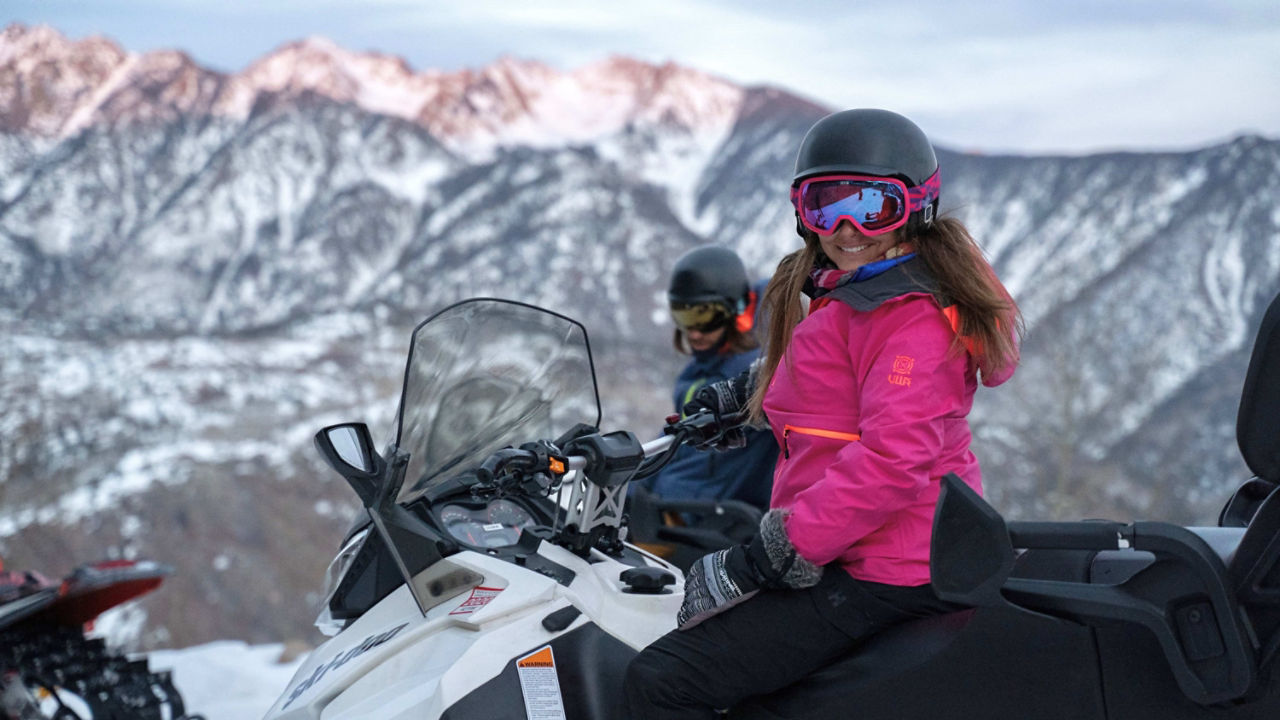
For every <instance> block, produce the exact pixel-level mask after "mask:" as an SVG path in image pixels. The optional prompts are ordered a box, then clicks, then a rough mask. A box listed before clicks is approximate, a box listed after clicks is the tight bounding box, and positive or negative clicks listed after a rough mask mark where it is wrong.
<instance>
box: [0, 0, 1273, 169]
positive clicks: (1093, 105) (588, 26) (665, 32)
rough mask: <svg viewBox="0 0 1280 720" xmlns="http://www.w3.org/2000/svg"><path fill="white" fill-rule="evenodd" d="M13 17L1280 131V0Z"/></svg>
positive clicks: (101, 3)
mask: <svg viewBox="0 0 1280 720" xmlns="http://www.w3.org/2000/svg"><path fill="white" fill-rule="evenodd" d="M14 21H17V22H22V23H26V24H29V25H34V24H47V25H51V26H53V27H54V28H57V29H58V30H60V31H61V32H63V33H64V34H66V35H68V36H69V37H72V38H81V37H86V36H89V35H94V34H100V35H105V36H107V37H110V38H112V39H114V40H116V41H117V42H119V43H120V44H121V45H122V46H123V47H125V48H126V49H128V50H131V51H147V50H156V49H165V48H177V49H180V50H184V51H186V52H187V53H189V54H190V55H191V56H192V57H194V58H195V59H196V60H197V61H199V62H200V63H201V64H203V65H206V66H209V67H212V68H215V69H218V70H223V71H236V70H240V69H242V68H244V67H245V66H247V65H248V64H249V63H250V62H252V61H253V60H254V59H256V58H258V57H260V56H261V55H263V54H265V53H267V52H270V51H271V50H272V49H273V48H276V47H278V46H280V45H282V44H284V43H286V42H289V41H291V40H296V39H301V38H303V37H307V36H311V35H320V36H324V37H328V38H330V39H332V40H333V41H335V42H336V43H338V44H339V45H342V46H344V47H346V48H348V49H351V50H376V51H379V52H384V53H389V54H392V55H399V56H401V57H403V58H405V59H406V60H407V61H408V62H409V64H410V65H411V66H412V67H414V68H415V69H417V70H424V69H438V70H446V71H447V70H458V69H461V68H464V67H480V66H483V65H486V64H488V63H490V62H492V61H494V60H495V59H497V58H499V57H502V56H510V57H517V58H522V59H529V60H539V61H542V62H545V63H547V64H550V65H552V66H553V67H557V68H559V69H562V70H571V69H574V68H576V67H580V66H582V65H586V64H589V63H592V62H595V61H597V60H601V59H603V58H606V57H608V56H610V55H625V56H630V57H634V58H637V59H641V60H647V61H650V62H654V63H662V62H667V61H672V62H675V63H678V64H681V65H686V66H689V67H692V68H696V69H699V70H702V71H705V72H708V73H711V74H714V75H718V76H721V77H724V78H726V79H729V80H732V81H735V82H738V83H742V84H746V85H759V84H763V85H774V86H777V87H781V88H784V89H787V90H789V91H792V92H795V93H797V94H799V95H801V96H804V97H806V98H808V99H810V100H814V101H816V102H818V103H820V104H822V105H826V106H828V107H830V108H832V109H833V110H835V109H843V108H846V107H885V108H889V109H892V110H896V111H898V112H901V113H903V114H905V115H907V116H909V117H911V118H912V119H913V120H915V121H916V122H917V123H918V124H919V125H921V127H923V128H924V129H925V131H926V132H927V133H928V134H929V135H930V137H931V138H932V139H933V140H934V142H935V143H936V144H939V145H945V146H948V147H951V148H953V149H959V150H967V151H975V152H988V153H999V152H1015V153H1023V154H1085V153H1091V152H1101V151H1109V150H1140V151H1152V150H1186V149H1193V148H1198V147H1203V146H1205V145H1209V144H1214V143H1218V142H1223V141H1226V140H1228V139H1231V138H1233V137H1236V136H1238V135H1240V134H1245V133H1251V134H1261V135H1263V136H1266V137H1268V138H1273V139H1278V138H1280V2H1277V0H1073V1H1070V2H1068V1H1065V0H987V1H986V2H983V3H980V4H979V3H966V2H961V1H956V0H916V1H915V2H868V1H866V0H806V2H803V3H793V2H784V1H782V0H773V1H772V2H764V1H762V0H681V1H678V2H677V1H676V0H645V1H644V2H636V3H603V2H600V1H599V0H537V1H536V2H525V1H524V0H359V1H356V0H346V1H343V2H339V1H338V0H259V1H257V2H234V1H226V0H224V1H223V2H210V1H209V0H4V2H3V3H0V23H3V24H4V25H8V24H9V23H11V22H14Z"/></svg>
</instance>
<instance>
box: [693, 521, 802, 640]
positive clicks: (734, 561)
mask: <svg viewBox="0 0 1280 720" xmlns="http://www.w3.org/2000/svg"><path fill="white" fill-rule="evenodd" d="M821 578H822V567H821V566H819V565H814V564H813V563H811V562H809V561H808V560H805V559H804V558H803V557H801V556H800V555H799V554H797V553H796V548H795V546H794V545H792V544H791V539H790V538H788V537H787V526H786V513H785V512H784V511H782V510H770V511H769V512H767V513H765V516H764V518H763V519H761V520H760V531H759V532H757V533H756V536H755V537H754V538H752V540H751V542H750V543H749V544H747V545H735V546H733V547H731V548H727V549H725V550H717V551H716V552H713V553H711V554H710V555H705V556H703V557H702V558H701V559H700V560H698V561H697V562H695V563H694V564H693V567H691V568H689V575H688V577H686V578H685V581H684V602H683V603H682V604H681V605H680V612H679V613H677V615H676V625H677V626H678V627H679V628H680V629H681V630H688V629H689V628H691V627H693V626H695V625H697V624H698V623H700V622H702V621H703V620H706V619H707V618H709V617H712V616H714V615H718V614H720V613H722V612H724V611H725V610H728V609H729V608H731V607H733V606H734V605H737V604H738V603H741V602H743V601H745V600H749V599H750V598H751V597H752V596H754V595H755V594H756V593H757V592H759V591H760V590H778V589H783V588H790V589H800V588H807V587H812V586H813V585H816V584H818V580H819V579H821Z"/></svg>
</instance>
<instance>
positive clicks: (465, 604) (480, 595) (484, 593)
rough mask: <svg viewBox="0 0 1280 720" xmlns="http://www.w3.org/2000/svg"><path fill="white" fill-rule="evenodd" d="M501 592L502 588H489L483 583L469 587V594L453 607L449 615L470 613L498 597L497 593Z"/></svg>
mask: <svg viewBox="0 0 1280 720" xmlns="http://www.w3.org/2000/svg"><path fill="white" fill-rule="evenodd" d="M500 592H502V588H491V587H485V586H483V585H477V586H476V587H473V588H471V594H470V595H468V596H467V599H465V600H463V601H462V604H461V605H459V606H458V607H456V608H454V609H453V612H451V613H449V614H450V615H470V614H471V613H473V612H475V611H477V610H479V609H480V608H482V607H484V606H485V605H488V604H489V603H490V602H491V601H492V600H493V599H494V598H496V597H498V593H500Z"/></svg>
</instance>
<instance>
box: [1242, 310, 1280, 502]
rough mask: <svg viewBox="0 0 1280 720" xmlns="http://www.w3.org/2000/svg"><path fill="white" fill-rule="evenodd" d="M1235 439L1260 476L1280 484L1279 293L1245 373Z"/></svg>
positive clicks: (1255, 344)
mask: <svg viewBox="0 0 1280 720" xmlns="http://www.w3.org/2000/svg"><path fill="white" fill-rule="evenodd" d="M1236 442H1237V443H1238V444H1239V445H1240V454H1241V455H1243V456H1244V461H1245V464H1246V465H1248V466H1249V469H1250V470H1251V471H1253V473H1254V474H1255V475H1256V476H1257V477H1258V479H1260V480H1263V481H1266V482H1269V483H1272V484H1277V483H1280V294H1277V295H1276V297H1275V299H1273V300H1272V301H1271V305H1269V306H1268V307H1267V312H1266V313H1265V314H1264V315H1263V317H1262V324H1261V325H1260V326H1259V328H1258V337H1257V340H1255V341H1254V343H1253V355H1252V357H1250V358H1249V369H1248V371H1247V372H1246V373H1245V378H1244V391H1243V392H1242V393H1241V395H1240V410H1239V413H1238V414H1237V415H1236Z"/></svg>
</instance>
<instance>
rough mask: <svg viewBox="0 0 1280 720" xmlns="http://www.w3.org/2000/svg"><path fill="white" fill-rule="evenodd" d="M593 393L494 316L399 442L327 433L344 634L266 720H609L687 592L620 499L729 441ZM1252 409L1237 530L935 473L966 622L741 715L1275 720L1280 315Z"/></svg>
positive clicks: (415, 388)
mask: <svg viewBox="0 0 1280 720" xmlns="http://www.w3.org/2000/svg"><path fill="white" fill-rule="evenodd" d="M595 388H596V385H595V379H594V370H593V366H592V362H591V356H590V350H589V345H588V342H587V336H586V332H585V330H584V329H583V328H582V326H581V325H579V324H578V323H576V322H574V321H573V320H570V319H569V318H566V317H563V316H561V315H558V314H555V313H552V312H549V311H546V310H541V309H539V308H535V307H532V306H529V305H524V304H520V303H515V302H510V301H503V300H491V299H481V300H470V301H466V302H463V303H460V304H458V305H454V306H452V307H450V308H447V309H445V310H443V311H441V312H440V313H437V314H436V315H434V316H432V317H431V318H430V319H428V320H427V321H426V322H424V323H423V324H422V325H420V326H418V328H417V329H416V330H415V332H414V335H413V340H412V343H411V347H410V352H409V359H408V364H407V368H406V371H405V384H404V390H403V394H402V396H401V401H400V408H399V413H398V418H397V424H398V427H397V432H396V438H395V441H394V442H393V443H392V444H390V445H389V446H388V447H387V449H386V450H385V451H384V452H383V453H382V454H379V453H378V452H376V450H375V449H374V445H373V440H372V438H371V436H370V433H369V431H368V429H367V427H365V426H364V425H363V424H359V423H350V424H343V425H335V426H331V427H327V428H324V429H322V430H321V431H320V432H318V433H317V435H316V446H317V448H318V449H319V451H320V452H321V453H322V454H323V455H324V457H325V458H326V460H327V461H328V462H329V464H330V465H332V466H333V467H334V469H335V470H337V471H338V472H339V473H340V474H341V475H342V476H343V477H344V478H345V479H346V480H347V481H348V483H349V484H350V485H351V486H352V488H353V489H354V490H355V491H356V492H357V494H358V495H359V496H360V497H361V499H362V501H363V503H364V506H365V508H366V510H367V516H368V517H367V522H364V523H362V524H359V525H358V526H357V528H356V529H354V530H353V531H352V533H350V534H349V536H348V538H347V539H346V541H345V542H344V543H343V545H342V548H341V551H340V552H339V554H338V555H337V557H335V559H334V561H333V563H332V564H331V566H330V568H329V573H328V581H329V587H328V590H327V592H326V600H325V604H324V607H323V609H322V611H321V614H320V617H319V618H318V620H317V624H318V626H320V627H321V629H322V630H325V631H327V632H329V633H331V634H332V635H333V637H332V638H331V639H330V640H329V641H327V642H325V643H324V644H322V645H321V646H320V647H319V648H317V649H316V650H315V651H314V652H313V653H311V655H310V656H309V657H308V658H307V659H306V660H305V661H304V662H303V664H302V665H301V667H300V668H299V670H298V672H297V674H296V675H295V676H294V678H293V679H292V680H291V681H290V683H289V685H288V686H287V687H286V689H285V691H284V693H283V694H282V695H281V696H280V698H279V699H278V700H277V701H276V703H275V705H274V706H273V707H272V708H271V710H270V711H269V712H268V714H267V716H266V718H267V719H268V720H275V719H277V718H280V719H284V718H324V719H325V720H344V719H350V718H388V719H390V718H427V719H432V718H449V719H453V720H479V719H481V718H483V719H485V720H494V719H505V718H513V719H514V718H528V719H530V720H550V719H553V718H556V719H558V718H571V719H574V720H577V719H584V720H585V719H596V718H611V717H617V716H618V711H617V703H618V701H619V698H620V697H621V683H622V676H623V673H624V671H625V668H626V665H627V663H628V662H629V661H630V659H631V658H632V657H634V655H635V654H636V653H637V652H638V651H639V650H640V649H641V648H643V647H644V646H645V645H646V644H648V643H649V642H652V641H653V640H654V639H656V638H658V637H659V636H661V635H662V634H664V633H666V632H668V631H669V630H671V629H672V628H673V627H674V619H675V615H676V611H677V609H678V608H679V606H680V603H681V600H682V597H683V595H682V590H683V581H682V578H681V575H680V573H679V571H678V570H677V569H676V568H674V567H673V566H671V565H670V564H668V563H667V562H665V561H664V560H662V559H660V558H658V557H656V556H653V555H650V554H648V553H646V552H644V551H642V550H639V549H638V548H636V547H634V546H632V545H629V544H628V543H627V542H625V541H626V531H627V522H626V520H627V518H626V516H625V515H624V512H623V500H624V498H625V497H626V489H627V484H628V482H629V481H631V480H632V479H635V478H639V477H644V476H645V475H647V474H649V473H652V472H656V471H657V470H658V469H659V468H660V467H661V466H662V465H663V463H664V462H665V461H666V460H667V459H669V457H670V456H671V454H673V452H674V448H675V447H677V444H678V443H680V442H683V441H686V440H688V439H690V438H693V439H697V440H700V441H706V440H707V439H708V437H707V436H708V434H709V433H710V432H711V431H712V430H711V429H709V428H710V427H712V426H713V423H712V421H711V418H709V417H704V416H699V415H695V416H693V417H691V418H687V419H686V420H683V421H680V422H678V423H674V424H672V425H669V426H668V436H667V437H664V438H662V439H659V440H655V441H652V442H649V443H645V444H642V443H640V442H639V441H638V440H637V439H636V437H635V436H634V435H633V434H631V433H628V432H612V433H601V432H599V431H598V429H597V428H598V425H599V402H598V399H597V397H596V392H595ZM1245 400H1246V402H1244V403H1242V406H1241V415H1240V424H1241V435H1240V438H1241V447H1242V449H1243V450H1244V452H1245V457H1246V460H1247V461H1248V463H1249V465H1250V467H1251V469H1253V470H1254V471H1255V472H1257V473H1258V477H1257V478H1255V479H1254V480H1252V481H1250V482H1249V483H1246V485H1245V486H1244V487H1243V488H1242V489H1241V491H1239V492H1238V493H1237V494H1236V496H1235V497H1234V498H1233V499H1232V501H1231V503H1230V504H1229V505H1228V506H1227V508H1226V509H1224V513H1223V517H1222V519H1221V521H1220V522H1221V524H1222V525H1223V526H1222V527H1216V528H1190V529H1188V528H1182V527H1177V526H1173V525H1169V524H1165V523H1154V522H1153V523H1142V522H1139V523H1133V524H1121V523H1110V522H1103V523H1099V522H1080V523H1031V522H1022V523H1005V522H1004V521H1003V520H1002V519H1001V518H1000V516H999V515H998V514H997V513H996V512H995V511H994V510H993V509H992V508H990V506H988V505H986V504H985V503H984V502H983V501H982V500H981V498H979V497H977V496H976V495H974V494H973V493H971V492H966V491H965V487H964V484H963V483H960V482H952V481H950V480H945V479H944V492H943V496H942V498H941V499H940V500H939V508H938V515H937V520H936V523H935V532H934V546H933V559H932V571H933V576H934V583H935V586H936V587H937V589H938V591H939V593H940V594H941V595H942V596H943V597H945V598H947V599H950V600H955V601H959V602H964V603H966V604H969V605H972V606H974V609H971V610H966V611H963V612H958V613H953V614H949V615H943V616H938V617H935V618H929V619H925V620H919V621H914V622H910V623H906V624H903V625H901V626H899V627H896V628H892V629H890V630H887V631H885V632H883V633H881V634H880V635H878V636H876V637H874V638H872V639H871V640H870V641H868V642H867V643H865V644H864V645H863V646H862V647H860V648H859V649H858V650H856V651H855V652H854V653H853V654H852V655H850V656H849V657H847V658H845V659H843V660H841V661H839V662H837V663H836V664H834V665H832V666H829V667H827V668H825V669H824V670H822V671H820V672H818V673H815V674H814V675H811V676H810V677H808V678H806V679H804V680H802V681H801V682H799V683H797V684H795V685H793V686H791V687H789V688H786V689H784V690H783V691H781V692H778V693H775V694H772V695H769V696H762V697H757V698H753V699H752V700H750V701H749V702H747V703H745V704H744V705H742V706H740V707H737V708H733V709H731V710H730V711H729V713H728V715H729V717H735V718H736V717H744V718H842V717H849V718H853V717H857V718H929V719H930V720H937V719H938V718H953V717H954V718H972V717H1035V718H1059V717H1060V718H1121V717H1123V718H1157V717H1158V718H1207V717H1221V718H1246V717H1249V718H1252V717H1258V718H1262V717H1267V718H1274V717H1280V683H1278V682H1277V681H1276V679H1275V678H1274V677H1273V672H1274V667H1275V662H1274V659H1275V656H1276V655H1277V654H1278V652H1277V649H1278V647H1280V562H1278V558H1280V492H1273V490H1274V487H1275V484H1276V483H1277V482H1278V481H1280V432H1278V431H1277V427H1276V426H1277V422H1280V298H1277V300H1276V301H1275V302H1273V303H1272V307H1271V309H1270V310H1269V311H1268V314H1267V319H1266V320H1265V321H1264V323H1263V331H1262V333H1261V334H1260V336H1259V343H1258V349H1256V350H1255V354H1254V358H1253V362H1252V363H1251V366H1250V371H1249V381H1248V382H1247V383H1246V389H1245ZM584 419H587V420H588V423H587V424H582V421H583V420H584ZM552 438H554V439H552ZM1246 438H1247V439H1246ZM1019 550H1020V551H1021V552H1019Z"/></svg>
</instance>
